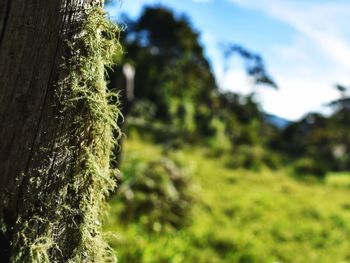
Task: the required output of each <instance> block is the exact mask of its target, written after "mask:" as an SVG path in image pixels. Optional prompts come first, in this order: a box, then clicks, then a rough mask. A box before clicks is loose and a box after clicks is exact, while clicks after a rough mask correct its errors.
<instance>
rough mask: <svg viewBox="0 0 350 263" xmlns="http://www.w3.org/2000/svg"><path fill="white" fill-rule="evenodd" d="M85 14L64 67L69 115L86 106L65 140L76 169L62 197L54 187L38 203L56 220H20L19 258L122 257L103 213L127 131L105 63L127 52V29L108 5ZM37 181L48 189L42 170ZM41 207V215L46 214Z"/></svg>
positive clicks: (61, 91)
mask: <svg viewBox="0 0 350 263" xmlns="http://www.w3.org/2000/svg"><path fill="white" fill-rule="evenodd" d="M85 15H86V19H84V21H85V22H84V23H83V25H82V26H81V27H78V28H77V31H76V32H75V33H74V34H73V38H72V39H73V41H70V42H68V43H67V49H66V54H67V55H66V57H65V58H64V63H63V65H62V67H61V71H62V72H63V74H66V77H64V78H63V79H61V81H60V83H59V85H58V89H57V93H58V97H59V98H60V100H61V104H62V105H63V111H62V116H67V115H69V114H71V113H78V115H74V116H75V117H74V118H73V124H72V125H71V135H70V138H66V139H65V142H64V143H63V144H64V145H65V146H67V145H72V146H68V149H67V151H68V152H70V153H72V156H74V158H73V159H74V163H73V164H71V165H72V171H73V172H72V174H70V175H62V177H64V178H66V179H65V180H66V184H65V186H64V187H62V189H61V190H60V192H59V193H58V196H55V195H54V194H52V196H51V197H50V198H51V199H50V200H49V201H47V200H46V199H45V204H42V207H40V209H37V210H36V211H39V210H41V211H45V209H47V211H50V210H53V209H54V210H56V211H55V219H57V220H56V221H57V222H56V221H54V222H50V220H48V219H47V218H45V216H36V217H33V218H31V219H30V220H28V219H22V218H19V219H18V221H17V225H19V226H20V228H19V230H17V232H16V233H15V237H14V244H15V245H14V246H15V247H17V252H16V253H15V255H13V257H12V262H62V260H63V259H64V261H65V262H74V263H77V262H115V261H116V259H115V256H114V253H113V251H112V250H111V249H110V248H109V246H108V245H107V243H106V242H105V241H104V240H103V237H102V234H101V232H102V230H101V220H102V216H103V213H102V211H104V210H105V209H104V207H105V200H106V197H107V196H108V194H109V192H110V191H112V190H114V188H115V182H116V178H115V176H116V174H117V171H116V170H114V169H112V168H111V162H112V159H113V158H114V156H113V149H114V147H115V145H116V144H117V140H118V138H119V136H120V130H119V128H118V127H117V119H118V118H119V117H120V112H119V108H118V106H119V105H118V103H117V102H118V96H117V94H116V93H114V92H111V91H108V90H107V88H106V78H105V75H106V72H105V70H106V67H110V66H111V65H112V64H113V63H114V61H113V60H114V59H115V56H116V54H120V53H121V46H120V44H119V41H118V36H119V28H118V27H117V26H116V25H115V24H113V23H112V22H111V21H109V20H108V19H107V18H106V15H105V13H104V12H103V11H102V9H101V8H97V7H94V8H91V9H89V10H88V11H86V13H85ZM67 142H69V143H67ZM37 172H38V171H37ZM46 172H47V171H46ZM34 181H35V182H34V184H35V186H34V187H35V188H36V189H40V187H43V188H45V185H44V182H42V180H41V179H40V177H36V178H35V179H34ZM29 182H31V181H30V180H29ZM40 196H41V194H40V193H39V194H38V198H40ZM45 198H47V196H46V197H45ZM43 200H44V197H43ZM56 200H59V201H57V202H56ZM42 203H44V202H42ZM41 211H40V212H38V213H37V214H43V213H42V212H41ZM34 229H35V230H34ZM37 229H40V231H39V230H37ZM35 231H37V232H39V233H40V234H37V232H35ZM63 232H65V234H62V233H63ZM70 232H71V233H70ZM62 236H63V237H64V238H62ZM33 237H35V238H33ZM67 243H70V244H67Z"/></svg>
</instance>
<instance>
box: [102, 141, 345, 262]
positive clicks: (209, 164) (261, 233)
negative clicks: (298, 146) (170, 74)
mask: <svg viewBox="0 0 350 263" xmlns="http://www.w3.org/2000/svg"><path fill="white" fill-rule="evenodd" d="M124 151H125V156H124V163H125V162H127V161H128V159H130V158H134V157H135V156H137V158H140V159H142V160H152V159H154V158H157V157H158V156H161V154H162V149H161V147H160V146H158V145H155V144H151V143H147V142H145V141H144V140H140V139H137V138H136V137H135V138H128V139H127V140H126V142H125V147H124ZM176 155H177V156H178V157H179V156H180V158H182V159H183V160H184V161H185V162H186V163H187V165H189V166H190V167H192V170H193V181H194V182H195V193H196V200H197V202H196V203H195V205H194V207H193V221H192V223H191V224H190V225H189V226H187V227H185V228H183V229H182V230H179V231H167V232H166V233H162V232H159V233H147V232H145V231H144V230H143V229H142V227H140V226H139V225H137V224H136V223H130V224H128V225H124V224H122V223H121V222H120V221H119V219H118V211H119V209H120V201H118V196H114V197H113V198H112V200H111V205H112V209H111V213H110V215H109V218H108V220H107V223H106V225H105V230H106V232H113V233H117V237H114V238H111V241H110V243H111V245H112V247H113V249H115V251H117V252H116V253H117V254H118V257H119V261H120V262H127V263H131V262H152V263H153V262H293V263H298V262H300V263H302V262H305V263H306V262H308V263H310V262H317V263H321V262H325V263H326V262H350V249H349V248H350V201H349V198H348V196H349V189H350V177H349V176H348V175H347V174H328V176H327V177H326V179H325V180H324V181H322V182H320V181H316V180H311V179H308V180H300V179H299V180H297V179H294V178H292V177H290V176H288V175H286V174H287V172H286V171H284V170H281V171H274V172H272V171H268V170H265V171H261V172H252V171H246V170H231V169H229V168H227V167H226V166H225V158H221V159H217V158H212V157H208V155H207V154H206V151H205V149H203V148H198V147H197V148H191V149H184V150H181V151H180V150H178V151H177V153H176ZM122 170H123V166H122Z"/></svg>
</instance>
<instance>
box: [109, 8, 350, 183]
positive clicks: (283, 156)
mask: <svg viewBox="0 0 350 263" xmlns="http://www.w3.org/2000/svg"><path fill="white" fill-rule="evenodd" d="M124 20H125V23H126V24H127V25H128V26H127V28H126V30H125V32H124V34H123V36H122V38H121V40H122V41H123V44H124V48H125V56H124V58H123V59H122V60H123V63H124V64H131V65H133V67H134V68H135V69H136V75H135V91H134V99H133V100H128V99H127V97H126V94H127V92H126V91H124V92H122V96H123V98H122V101H123V103H122V104H123V106H124V107H123V108H124V115H125V116H126V117H127V122H128V124H129V125H131V126H137V127H138V128H139V129H144V130H150V129H151V130H153V131H154V137H155V139H156V140H157V141H158V142H163V143H167V144H168V145H170V146H176V147H178V146H179V145H181V144H185V143H187V144H188V143H191V144H196V143H197V144H198V143H199V144H203V143H205V144H206V146H207V147H210V148H211V149H212V154H214V155H220V154H228V155H231V156H232V159H231V160H229V161H228V163H229V165H230V166H231V167H232V168H237V167H245V168H253V169H260V168H261V167H264V166H267V167H270V168H274V169H275V168H278V167H280V166H285V165H287V164H288V165H289V164H291V163H294V164H295V169H296V172H297V173H306V174H314V175H318V176H321V177H322V176H323V175H325V173H326V172H327V171H332V170H336V171H344V170H348V169H350V159H349V157H348V156H350V155H349V151H350V136H349V135H348V134H349V132H348V131H349V128H350V127H349V123H350V122H349V117H348V116H350V115H349V109H350V107H349V97H348V95H347V93H346V91H347V89H346V88H345V87H343V86H339V85H338V86H337V88H338V90H339V91H340V92H341V96H340V99H339V100H337V101H333V102H330V107H332V108H333V114H332V115H331V116H329V117H325V116H322V115H320V114H318V113H311V114H309V115H307V116H305V117H304V118H303V119H301V120H300V121H298V122H295V123H292V124H291V125H289V126H288V127H283V128H281V127H278V126H277V125H275V123H273V122H271V121H269V120H270V119H269V118H267V117H268V115H267V114H266V113H264V112H263V111H262V110H261V108H260V105H259V103H258V102H257V100H256V96H255V95H256V94H255V93H251V94H249V95H246V96H244V95H241V94H238V93H235V92H232V91H229V92H223V91H220V90H219V88H218V87H217V84H216V80H215V77H214V75H213V73H212V70H211V68H210V64H209V63H208V61H207V59H206V58H205V56H204V54H203V48H202V46H201V45H200V43H199V33H198V32H197V31H195V30H194V29H193V28H192V26H191V24H190V22H189V19H188V18H187V17H186V16H179V15H176V14H174V13H173V12H172V11H171V10H168V9H165V8H164V7H146V8H145V9H144V11H143V13H142V14H141V16H140V17H139V18H138V19H137V20H135V21H133V20H131V19H130V18H128V17H127V16H124ZM233 55H238V56H239V57H241V58H242V59H243V61H244V64H245V68H246V72H247V75H248V76H250V77H251V79H252V83H253V85H265V86H269V87H271V88H277V84H276V83H275V82H274V81H273V79H272V78H271V76H269V75H268V73H267V70H266V67H265V65H264V62H263V59H262V58H261V56H260V55H258V54H255V53H253V52H251V51H249V50H247V49H245V48H244V47H241V46H239V45H235V44H227V45H225V46H223V56H225V58H226V59H227V60H229V59H230V58H231V57H232V56H233ZM110 78H111V86H112V87H125V86H126V85H125V77H124V76H123V73H122V70H121V67H119V68H118V67H117V68H115V71H114V73H111V74H110ZM234 85H235V84H234V83H232V88H233V90H234Z"/></svg>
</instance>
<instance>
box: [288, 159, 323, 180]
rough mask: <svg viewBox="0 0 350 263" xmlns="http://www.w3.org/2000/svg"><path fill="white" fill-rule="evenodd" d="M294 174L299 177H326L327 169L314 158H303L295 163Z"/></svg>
mask: <svg viewBox="0 0 350 263" xmlns="http://www.w3.org/2000/svg"><path fill="white" fill-rule="evenodd" d="M294 172H295V173H296V174H297V175H315V176H317V177H324V176H325V175H326V172H327V169H326V168H325V167H324V165H323V164H322V163H321V162H317V161H316V160H314V159H312V158H302V159H299V160H298V161H296V162H295V164H294Z"/></svg>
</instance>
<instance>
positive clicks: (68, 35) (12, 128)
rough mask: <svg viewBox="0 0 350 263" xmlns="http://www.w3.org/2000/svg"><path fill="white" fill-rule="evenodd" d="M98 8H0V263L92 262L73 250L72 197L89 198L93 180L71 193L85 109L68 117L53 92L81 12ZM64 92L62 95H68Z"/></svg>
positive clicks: (31, 2)
mask: <svg viewBox="0 0 350 263" xmlns="http://www.w3.org/2000/svg"><path fill="white" fill-rule="evenodd" d="M87 2H89V3H87ZM96 5H97V6H98V5H100V3H99V1H96V0H90V1H86V0H85V1H84V0H1V2H0V246H1V249H0V250H1V251H0V259H1V262H17V261H18V262H31V261H34V260H33V257H34V258H35V257H36V258H37V259H38V260H41V261H43V262H44V261H48V262H69V261H70V260H73V258H79V262H80V261H81V262H95V260H94V259H93V257H92V256H90V255H88V252H86V251H84V248H83V249H79V246H81V244H82V243H83V242H84V241H83V240H82V239H83V238H84V237H83V234H82V232H81V231H79V229H81V224H83V223H84V220H85V219H84V215H82V214H81V213H77V212H74V211H77V210H78V209H81V202H82V201H83V200H82V199H83V197H79V198H78V197H75V196H74V195H75V194H76V193H77V191H79V192H84V191H86V192H89V191H90V190H89V187H90V184H91V181H88V180H85V182H84V183H80V184H79V185H80V188H81V189H79V190H77V191H75V190H74V189H72V187H71V186H72V183H74V182H75V181H77V180H82V179H81V178H75V177H74V176H75V173H74V171H75V170H76V169H77V167H76V160H77V156H78V154H77V153H79V151H81V150H82V149H81V148H82V145H83V144H84V143H85V142H84V141H85V140H88V138H87V137H88V136H87V135H86V133H84V134H83V135H81V136H80V135H79V136H78V135H77V136H73V137H72V136H71V135H72V130H74V129H76V126H77V124H76V123H75V122H74V120H75V118H76V116H81V117H82V118H85V117H86V116H85V115H84V114H86V110H85V109H84V107H79V106H77V107H74V108H70V109H69V110H66V109H65V108H66V106H65V105H64V103H62V100H61V99H62V96H64V95H62V94H59V92H60V91H59V90H58V87H59V86H60V81H62V80H63V79H65V78H66V77H67V75H68V74H69V72H67V71H66V70H65V69H64V67H62V64H64V63H66V62H67V56H69V55H71V54H68V53H69V52H67V48H66V43H67V41H72V40H74V38H77V36H79V34H81V32H79V26H80V25H81V24H82V23H83V22H84V19H85V13H86V12H85V11H86V9H87V8H88V7H89V6H96ZM75 55H77V54H75ZM65 85H66V86H63V88H62V87H60V88H61V89H62V90H68V89H69V84H65ZM67 85H68V86H67ZM86 121H87V122H89V119H86ZM83 125H85V126H86V127H88V123H85V124H83ZM83 142H84V143H83ZM72 149H75V150H74V151H73V150H72ZM68 185H70V187H69V186H68ZM67 202H69V204H67ZM68 205H69V208H66V207H67V206H68ZM89 231H90V232H91V231H94V230H91V229H90V230H89ZM92 235H94V234H92ZM23 248H25V249H23ZM79 253H80V254H79ZM77 254H79V255H77ZM41 261H40V262H41ZM77 261H78V260H77Z"/></svg>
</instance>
